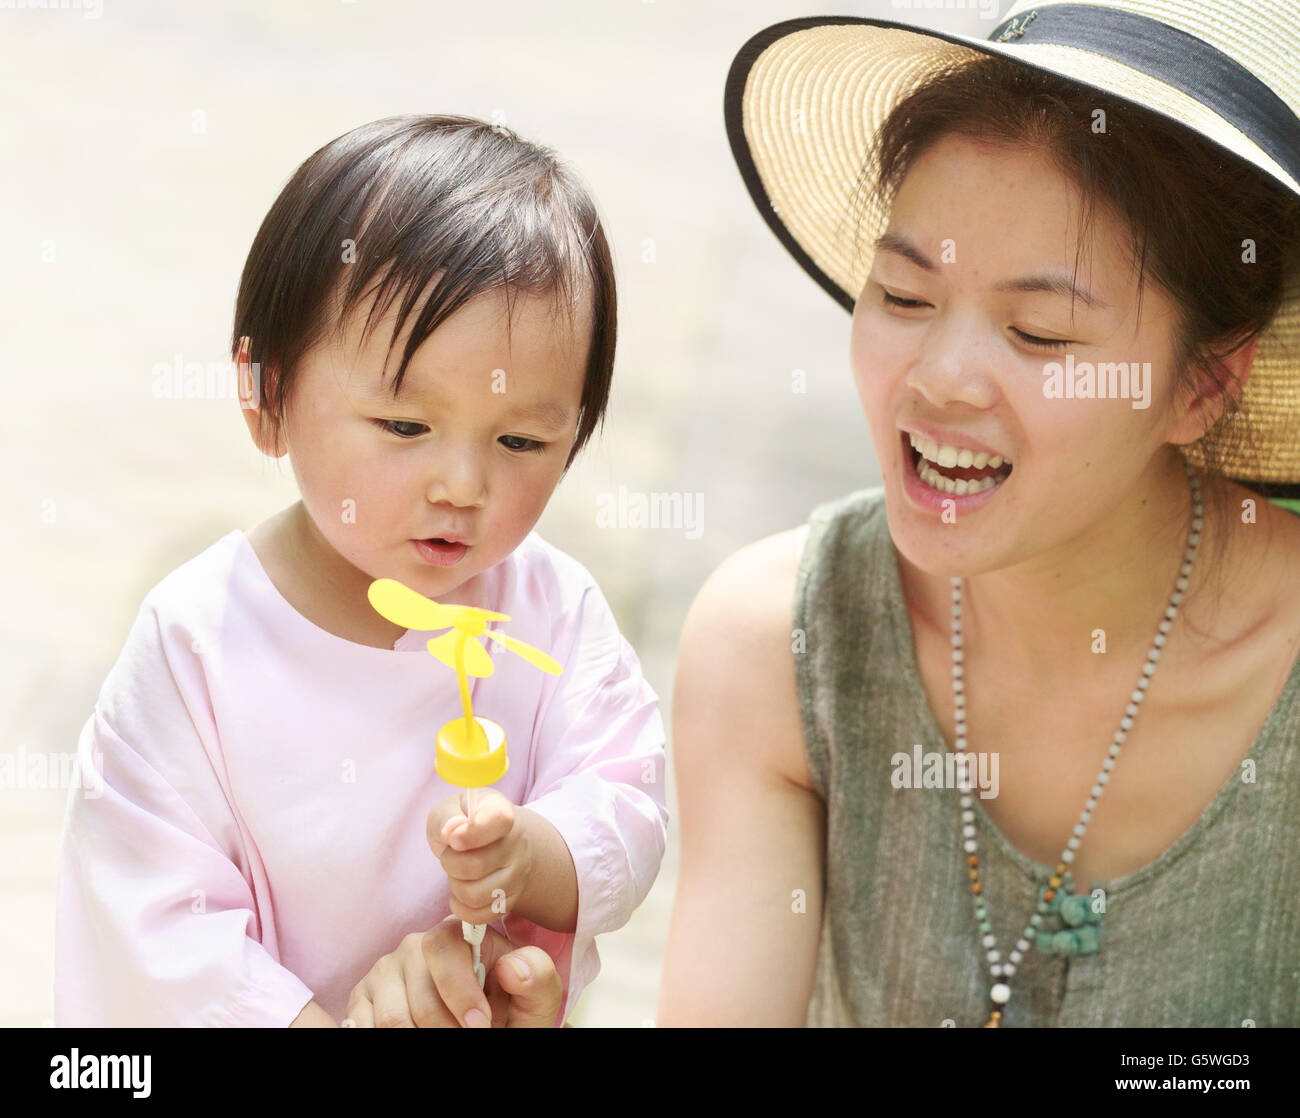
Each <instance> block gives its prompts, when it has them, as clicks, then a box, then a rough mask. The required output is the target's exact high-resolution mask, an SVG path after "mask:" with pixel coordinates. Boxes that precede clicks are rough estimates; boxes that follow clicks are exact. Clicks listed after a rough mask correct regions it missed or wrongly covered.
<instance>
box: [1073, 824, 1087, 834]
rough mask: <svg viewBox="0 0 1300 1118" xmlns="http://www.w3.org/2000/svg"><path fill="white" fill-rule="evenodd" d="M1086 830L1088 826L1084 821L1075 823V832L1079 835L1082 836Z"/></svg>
mask: <svg viewBox="0 0 1300 1118" xmlns="http://www.w3.org/2000/svg"><path fill="white" fill-rule="evenodd" d="M1086 830H1087V828H1086V827H1085V826H1084V825H1083V824H1082V823H1076V824H1075V825H1074V833H1075V834H1076V835H1079V836H1080V837H1082V835H1083V832H1084V831H1086Z"/></svg>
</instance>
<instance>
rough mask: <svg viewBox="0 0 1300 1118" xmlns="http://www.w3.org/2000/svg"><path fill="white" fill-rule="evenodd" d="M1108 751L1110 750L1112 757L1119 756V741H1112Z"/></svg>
mask: <svg viewBox="0 0 1300 1118" xmlns="http://www.w3.org/2000/svg"><path fill="white" fill-rule="evenodd" d="M1109 752H1110V755H1111V756H1112V757H1118V756H1119V742H1112V743H1111V747H1110V750H1109Z"/></svg>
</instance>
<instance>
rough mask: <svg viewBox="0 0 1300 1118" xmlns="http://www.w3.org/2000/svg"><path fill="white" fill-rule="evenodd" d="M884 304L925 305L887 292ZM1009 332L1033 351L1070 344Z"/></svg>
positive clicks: (899, 305)
mask: <svg viewBox="0 0 1300 1118" xmlns="http://www.w3.org/2000/svg"><path fill="white" fill-rule="evenodd" d="M884 296H885V302H886V303H887V304H888V305H889V306H891V307H902V308H903V309H904V310H915V309H916V308H917V307H924V306H926V305H927V304H926V303H925V302H923V301H922V300H920V299H901V298H899V297H898V296H897V295H891V294H890V293H889V292H888V291H886V292H884ZM1011 332H1012V333H1013V334H1015V335H1016V337H1018V338H1019V339H1020V340H1021V341H1022V342H1024V343H1025V345H1027V346H1031V347H1033V348H1034V349H1044V350H1057V349H1064V348H1065V347H1066V346H1067V345H1069V344H1070V342H1069V340H1068V339H1066V338H1040V337H1038V336H1036V335H1034V334H1026V333H1025V332H1024V331H1023V330H1017V329H1016V328H1015V327H1014V326H1013V327H1012V328H1011Z"/></svg>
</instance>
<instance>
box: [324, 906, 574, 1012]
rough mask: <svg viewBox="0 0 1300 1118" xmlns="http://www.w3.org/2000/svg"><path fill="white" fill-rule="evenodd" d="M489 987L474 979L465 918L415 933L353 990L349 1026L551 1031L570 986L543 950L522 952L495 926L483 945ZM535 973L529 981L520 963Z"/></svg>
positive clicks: (528, 949)
mask: <svg viewBox="0 0 1300 1118" xmlns="http://www.w3.org/2000/svg"><path fill="white" fill-rule="evenodd" d="M481 951H482V959H483V966H484V967H485V968H486V970H487V983H486V985H485V988H484V989H483V990H480V989H479V988H478V982H477V981H475V978H474V970H473V967H472V963H471V957H470V949H469V944H467V943H466V942H465V937H464V935H463V934H462V932H461V926H460V919H459V918H458V917H455V916H448V917H447V918H446V919H445V920H443V921H442V922H441V923H440V924H438V925H437V926H436V927H434V928H433V929H431V930H430V931H427V932H412V933H411V934H410V935H409V936H406V937H405V938H404V939H403V940H402V942H401V943H399V944H398V945H397V948H396V950H394V951H392V952H390V953H389V954H387V955H385V956H383V957H382V958H381V959H380V960H379V961H378V962H377V963H375V965H374V966H373V967H371V968H370V973H369V974H367V975H366V977H365V978H363V979H362V980H361V981H360V982H358V983H357V984H356V986H354V987H353V988H352V993H351V995H349V997H348V1007H347V1016H346V1017H344V1019H343V1024H344V1026H345V1027H353V1028H359V1029H373V1028H379V1029H392V1028H398V1029H411V1028H416V1029H435V1028H448V1029H455V1028H458V1027H460V1026H462V1025H463V1026H464V1027H466V1028H475V1027H478V1028H485V1027H487V1025H488V1024H489V1022H490V1023H491V1024H492V1025H493V1026H495V1027H496V1028H509V1029H519V1028H542V1029H545V1028H550V1027H551V1026H552V1025H553V1024H554V1023H555V1015H556V1014H557V1013H558V1012H559V1011H560V1003H561V1001H562V1000H563V996H564V988H563V986H562V984H561V982H560V976H559V974H558V973H557V972H556V970H555V963H554V961H553V960H552V959H551V957H550V956H549V955H547V954H546V952H545V951H543V950H542V949H541V948H540V947H533V946H525V947H515V946H514V944H512V943H511V942H510V941H509V940H508V939H506V937H505V936H503V935H501V934H500V933H499V932H498V931H497V930H496V929H495V928H488V930H487V935H485V936H484V937H483V945H482V948H481ZM520 963H522V964H523V967H524V969H526V970H527V971H528V975H527V976H526V977H525V976H524V975H522V974H521V973H520V971H519V968H518V966H517V964H520Z"/></svg>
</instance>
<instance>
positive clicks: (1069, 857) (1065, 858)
mask: <svg viewBox="0 0 1300 1118" xmlns="http://www.w3.org/2000/svg"><path fill="white" fill-rule="evenodd" d="M1061 861H1062V862H1073V861H1074V851H1073V850H1067V851H1066V852H1065V853H1064V854H1062V855H1061Z"/></svg>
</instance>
